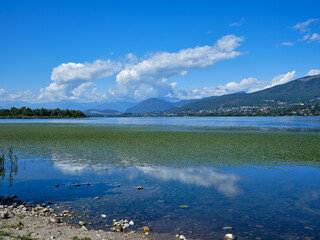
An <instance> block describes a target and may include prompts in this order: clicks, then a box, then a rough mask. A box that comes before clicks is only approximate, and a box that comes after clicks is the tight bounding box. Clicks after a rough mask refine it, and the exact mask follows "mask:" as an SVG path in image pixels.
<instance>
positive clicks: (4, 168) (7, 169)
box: [0, 147, 18, 185]
mask: <svg viewBox="0 0 320 240" xmlns="http://www.w3.org/2000/svg"><path fill="white" fill-rule="evenodd" d="M17 173H18V157H17V156H16V155H15V154H14V153H13V148H12V147H9V148H8V153H6V152H5V151H4V150H2V151H1V153H0V177H1V179H2V181H3V180H4V179H5V177H6V176H8V179H9V183H10V185H12V184H13V178H14V176H16V175H17ZM0 183H1V181H0Z"/></svg>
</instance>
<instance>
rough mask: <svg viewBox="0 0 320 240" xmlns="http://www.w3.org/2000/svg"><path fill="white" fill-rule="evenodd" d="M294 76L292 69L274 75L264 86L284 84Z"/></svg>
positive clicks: (294, 72)
mask: <svg viewBox="0 0 320 240" xmlns="http://www.w3.org/2000/svg"><path fill="white" fill-rule="evenodd" d="M295 76H296V71H292V72H288V73H286V74H281V75H278V76H276V77H274V78H273V79H272V80H271V82H270V84H269V85H267V86H265V87H264V88H265V89H266V88H271V87H274V86H277V85H281V84H285V83H287V82H290V81H291V80H293V79H294V77H295Z"/></svg>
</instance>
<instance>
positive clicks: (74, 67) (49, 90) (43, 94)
mask: <svg viewBox="0 0 320 240" xmlns="http://www.w3.org/2000/svg"><path fill="white" fill-rule="evenodd" d="M121 68H122V64H121V63H120V62H114V61H111V60H110V59H108V60H105V61H104V60H96V61H94V62H93V63H88V62H85V63H73V62H70V63H63V64H61V65H59V66H58V67H56V68H54V69H53V70H52V73H51V80H52V81H53V82H52V83H51V84H50V85H49V86H48V87H46V88H43V89H41V90H40V95H39V97H38V99H39V100H49V101H55V100H70V99H71V100H78V101H96V100H99V96H98V94H97V93H96V90H95V89H94V88H93V87H94V86H95V84H94V83H93V82H91V81H90V80H95V79H100V78H106V77H110V76H112V75H113V74H115V73H116V72H119V71H120V70H121ZM89 89H91V93H95V94H91V95H90V94H88V90H89ZM84 93H87V94H86V95H83V94H84ZM100 98H101V99H104V98H105V95H101V96H100ZM101 99H100V100H101Z"/></svg>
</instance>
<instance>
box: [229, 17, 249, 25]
mask: <svg viewBox="0 0 320 240" xmlns="http://www.w3.org/2000/svg"><path fill="white" fill-rule="evenodd" d="M245 20H246V19H245V18H241V19H240V21H238V22H234V23H231V24H229V26H230V27H240V26H241V25H242V24H243V23H244V22H245Z"/></svg>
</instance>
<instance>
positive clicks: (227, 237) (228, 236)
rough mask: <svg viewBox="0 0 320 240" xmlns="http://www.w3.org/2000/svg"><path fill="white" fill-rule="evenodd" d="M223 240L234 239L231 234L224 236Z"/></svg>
mask: <svg viewBox="0 0 320 240" xmlns="http://www.w3.org/2000/svg"><path fill="white" fill-rule="evenodd" d="M224 238H225V239H227V240H234V239H235V237H234V236H233V234H232V233H228V234H226V235H225V236H224Z"/></svg>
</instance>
